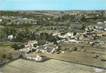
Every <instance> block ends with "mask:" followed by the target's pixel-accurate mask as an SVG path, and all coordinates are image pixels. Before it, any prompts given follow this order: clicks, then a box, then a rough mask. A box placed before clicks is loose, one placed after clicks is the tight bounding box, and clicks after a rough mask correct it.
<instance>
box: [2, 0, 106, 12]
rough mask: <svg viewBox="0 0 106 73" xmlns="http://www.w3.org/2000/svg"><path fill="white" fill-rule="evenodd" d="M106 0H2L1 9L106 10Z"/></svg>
mask: <svg viewBox="0 0 106 73" xmlns="http://www.w3.org/2000/svg"><path fill="white" fill-rule="evenodd" d="M105 9H106V0H0V10H105Z"/></svg>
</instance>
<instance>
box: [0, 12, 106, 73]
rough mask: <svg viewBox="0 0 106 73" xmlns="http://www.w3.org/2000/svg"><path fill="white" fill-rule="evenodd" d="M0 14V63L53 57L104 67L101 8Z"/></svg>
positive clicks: (105, 19) (105, 31) (105, 30)
mask: <svg viewBox="0 0 106 73" xmlns="http://www.w3.org/2000/svg"><path fill="white" fill-rule="evenodd" d="M0 14H1V17H0V51H1V53H0V66H5V65H7V64H11V63H12V62H13V63H14V62H16V61H21V60H22V61H25V62H26V61H27V62H29V64H30V63H32V65H33V63H34V64H44V63H47V62H49V61H51V60H56V61H63V62H68V63H72V64H73V63H74V64H79V65H84V66H89V67H94V68H97V70H98V68H100V70H101V69H102V70H103V71H104V70H105V69H106V16H105V14H106V12H105V11H88V12H86V11H66V12H64V11H63V12H58V11H57V12H55V11H54V12H52V11H51V12H49V11H44V12H40V11H39V12H36V11H35V12H24V11H20V12H0ZM4 48H5V49H4ZM3 51H5V53H3ZM18 63H20V62H18ZM20 66H21V63H20ZM27 66H28V65H27ZM39 66H40V65H39ZM9 67H10V66H9ZM100 72H102V71H100ZM97 73H98V72H97Z"/></svg>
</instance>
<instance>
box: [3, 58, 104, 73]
mask: <svg viewBox="0 0 106 73" xmlns="http://www.w3.org/2000/svg"><path fill="white" fill-rule="evenodd" d="M3 71H4V72H3V73H96V72H95V71H96V68H94V67H89V66H84V65H79V64H73V63H68V62H64V61H59V60H54V59H51V60H48V61H45V62H41V63H39V62H33V61H27V60H23V59H19V60H16V61H14V62H11V63H9V64H7V65H5V66H4V67H3ZM99 73H106V72H104V71H102V72H99Z"/></svg>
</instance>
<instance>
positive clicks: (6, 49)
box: [0, 45, 14, 59]
mask: <svg viewBox="0 0 106 73" xmlns="http://www.w3.org/2000/svg"><path fill="white" fill-rule="evenodd" d="M12 52H14V49H13V48H11V47H10V46H6V45H0V59H2V58H3V56H4V55H8V54H9V53H12Z"/></svg>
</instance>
